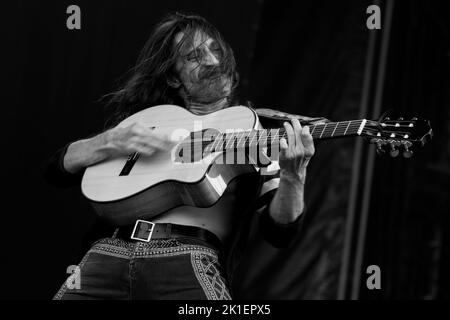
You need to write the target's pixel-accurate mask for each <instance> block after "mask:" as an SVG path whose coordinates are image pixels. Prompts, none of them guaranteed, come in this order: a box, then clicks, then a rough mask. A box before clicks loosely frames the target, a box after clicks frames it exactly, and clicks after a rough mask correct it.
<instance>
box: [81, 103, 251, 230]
mask: <svg viewBox="0 0 450 320" xmlns="http://www.w3.org/2000/svg"><path fill="white" fill-rule="evenodd" d="M135 122H139V123H140V124H142V125H144V126H147V127H151V128H154V130H155V132H158V133H161V134H166V135H167V136H168V137H170V139H171V140H172V141H173V142H174V147H173V148H172V149H171V150H167V151H157V152H156V153H154V154H152V155H151V156H143V155H141V156H139V158H138V159H137V160H136V161H135V162H134V163H133V165H132V168H131V170H129V172H127V174H125V175H121V172H123V169H124V167H125V165H126V164H127V162H129V158H128V157H119V158H115V159H111V160H108V161H104V162H101V163H98V164H96V165H93V166H91V167H88V168H87V169H86V171H85V173H84V176H83V180H82V185H81V189H82V192H83V194H84V196H85V197H86V198H88V199H89V200H90V201H91V203H92V205H93V207H94V209H95V210H96V212H97V213H98V214H99V215H100V216H101V217H103V218H105V219H106V220H107V221H108V220H109V221H110V222H112V223H114V224H116V225H125V224H129V223H132V222H133V221H135V220H136V219H139V218H151V217H153V216H156V215H158V214H161V213H163V212H165V211H167V210H169V209H172V208H174V207H177V206H181V205H189V206H195V207H208V206H211V205H213V204H214V203H215V202H217V201H218V200H219V198H220V197H221V196H222V194H223V193H224V191H225V189H226V187H227V185H228V183H229V182H230V181H231V180H232V179H234V178H235V177H237V176H238V175H242V174H245V173H251V172H255V171H256V170H257V169H256V168H255V167H254V166H253V165H249V164H248V165H242V164H240V165H239V164H233V165H223V164H219V163H218V162H219V161H217V160H218V158H222V156H223V152H213V153H211V154H209V155H208V156H206V157H205V158H203V159H202V161H197V162H193V163H189V162H176V161H174V159H175V154H174V152H176V151H177V150H179V149H177V148H179V145H180V143H182V141H183V140H184V139H186V138H187V137H189V136H190V134H191V132H198V131H202V130H205V129H215V130H217V131H220V132H225V131H226V130H230V129H235V130H248V129H256V128H257V127H258V126H259V122H258V117H257V115H256V114H255V113H254V112H253V110H251V109H250V108H247V107H243V106H236V107H230V108H226V109H223V110H220V111H217V112H214V113H212V114H208V115H204V116H197V115H194V114H192V113H191V112H189V111H187V110H186V109H183V108H181V107H178V106H173V105H162V106H156V107H151V108H148V109H145V110H142V111H140V112H138V113H136V114H134V115H132V116H130V117H129V118H127V119H125V120H124V121H122V122H121V123H120V124H119V126H122V127H126V126H129V125H130V124H132V123H135Z"/></svg>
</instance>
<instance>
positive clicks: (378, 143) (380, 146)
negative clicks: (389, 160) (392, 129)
mask: <svg viewBox="0 0 450 320" xmlns="http://www.w3.org/2000/svg"><path fill="white" fill-rule="evenodd" d="M373 141H374V142H375V143H376V146H377V149H376V150H377V154H378V155H380V156H381V155H383V154H385V153H386V151H385V150H384V149H383V142H382V141H381V140H380V139H374V140H373Z"/></svg>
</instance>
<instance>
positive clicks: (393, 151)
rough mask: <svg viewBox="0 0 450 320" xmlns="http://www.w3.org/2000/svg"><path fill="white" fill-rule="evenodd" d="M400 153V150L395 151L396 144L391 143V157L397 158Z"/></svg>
mask: <svg viewBox="0 0 450 320" xmlns="http://www.w3.org/2000/svg"><path fill="white" fill-rule="evenodd" d="M399 153H400V151H398V149H395V146H394V144H392V143H391V150H390V151H389V155H390V156H391V157H392V158H395V157H396V156H398V154H399Z"/></svg>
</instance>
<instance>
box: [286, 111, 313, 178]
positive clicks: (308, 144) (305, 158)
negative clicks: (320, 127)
mask: <svg viewBox="0 0 450 320" xmlns="http://www.w3.org/2000/svg"><path fill="white" fill-rule="evenodd" d="M283 125H284V128H285V130H286V135H287V141H286V139H285V138H282V139H280V159H279V163H280V169H281V171H280V175H281V176H285V177H287V178H293V179H300V181H301V182H303V183H304V181H305V177H306V167H307V166H308V162H309V159H311V157H312V156H313V155H314V152H315V149H314V142H313V138H312V136H311V133H310V132H309V127H308V126H304V127H302V126H301V125H300V122H299V121H298V120H297V119H293V120H291V123H289V122H285V123H284V124H283Z"/></svg>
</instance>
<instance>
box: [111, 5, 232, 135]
mask: <svg viewBox="0 0 450 320" xmlns="http://www.w3.org/2000/svg"><path fill="white" fill-rule="evenodd" d="M196 31H201V32H203V33H204V34H206V35H207V36H209V37H211V38H212V39H214V40H215V41H217V43H218V44H219V46H220V49H221V51H222V57H221V63H220V66H219V67H220V68H221V70H222V72H223V74H227V75H228V76H229V77H230V78H231V80H232V90H231V92H232V93H233V92H234V89H235V88H236V87H237V85H238V82H239V75H238V73H237V70H236V62H235V59H234V54H233V51H232V49H231V47H230V46H229V45H228V43H226V42H225V41H224V40H223V38H222V37H221V35H220V33H219V31H218V30H217V29H216V28H215V27H214V26H213V25H212V24H211V23H209V22H208V21H206V20H205V19H204V18H202V17H200V16H197V15H186V14H181V13H171V14H169V15H167V16H166V17H165V18H164V19H162V20H161V22H159V23H158V24H157V26H156V27H155V29H154V30H153V32H152V33H151V35H150V37H149V38H148V40H147V42H146V43H145V45H144V47H143V49H142V50H141V52H140V54H139V57H138V59H137V61H136V64H135V66H134V67H133V68H131V70H130V71H129V73H130V75H129V76H128V78H127V80H126V81H125V83H124V84H123V85H122V86H121V87H120V88H119V89H118V90H116V91H114V92H112V93H110V94H107V95H105V96H104V98H106V99H107V103H106V105H107V109H109V111H110V116H109V118H108V119H107V121H106V123H105V127H107V128H108V127H112V126H115V125H117V124H118V123H119V122H120V121H122V120H123V119H125V118H126V117H128V116H130V115H131V114H133V113H136V112H138V111H140V110H142V109H145V108H148V107H151V106H155V105H159V104H175V105H179V106H182V107H185V105H184V101H183V99H182V98H181V97H180V95H179V92H178V89H176V88H175V86H173V85H171V84H173V83H175V82H177V81H179V79H178V75H177V74H176V72H175V70H174V67H175V63H176V60H177V57H178V54H179V52H180V48H181V46H182V45H183V43H184V41H185V40H186V38H187V37H193V35H194V33H195V32H196ZM179 32H183V37H182V39H181V41H179V42H178V44H177V45H175V41H174V39H175V36H176V35H177V34H178V33H179ZM232 98H233V94H231V95H230V96H229V97H228V99H229V100H230V99H232Z"/></svg>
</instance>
